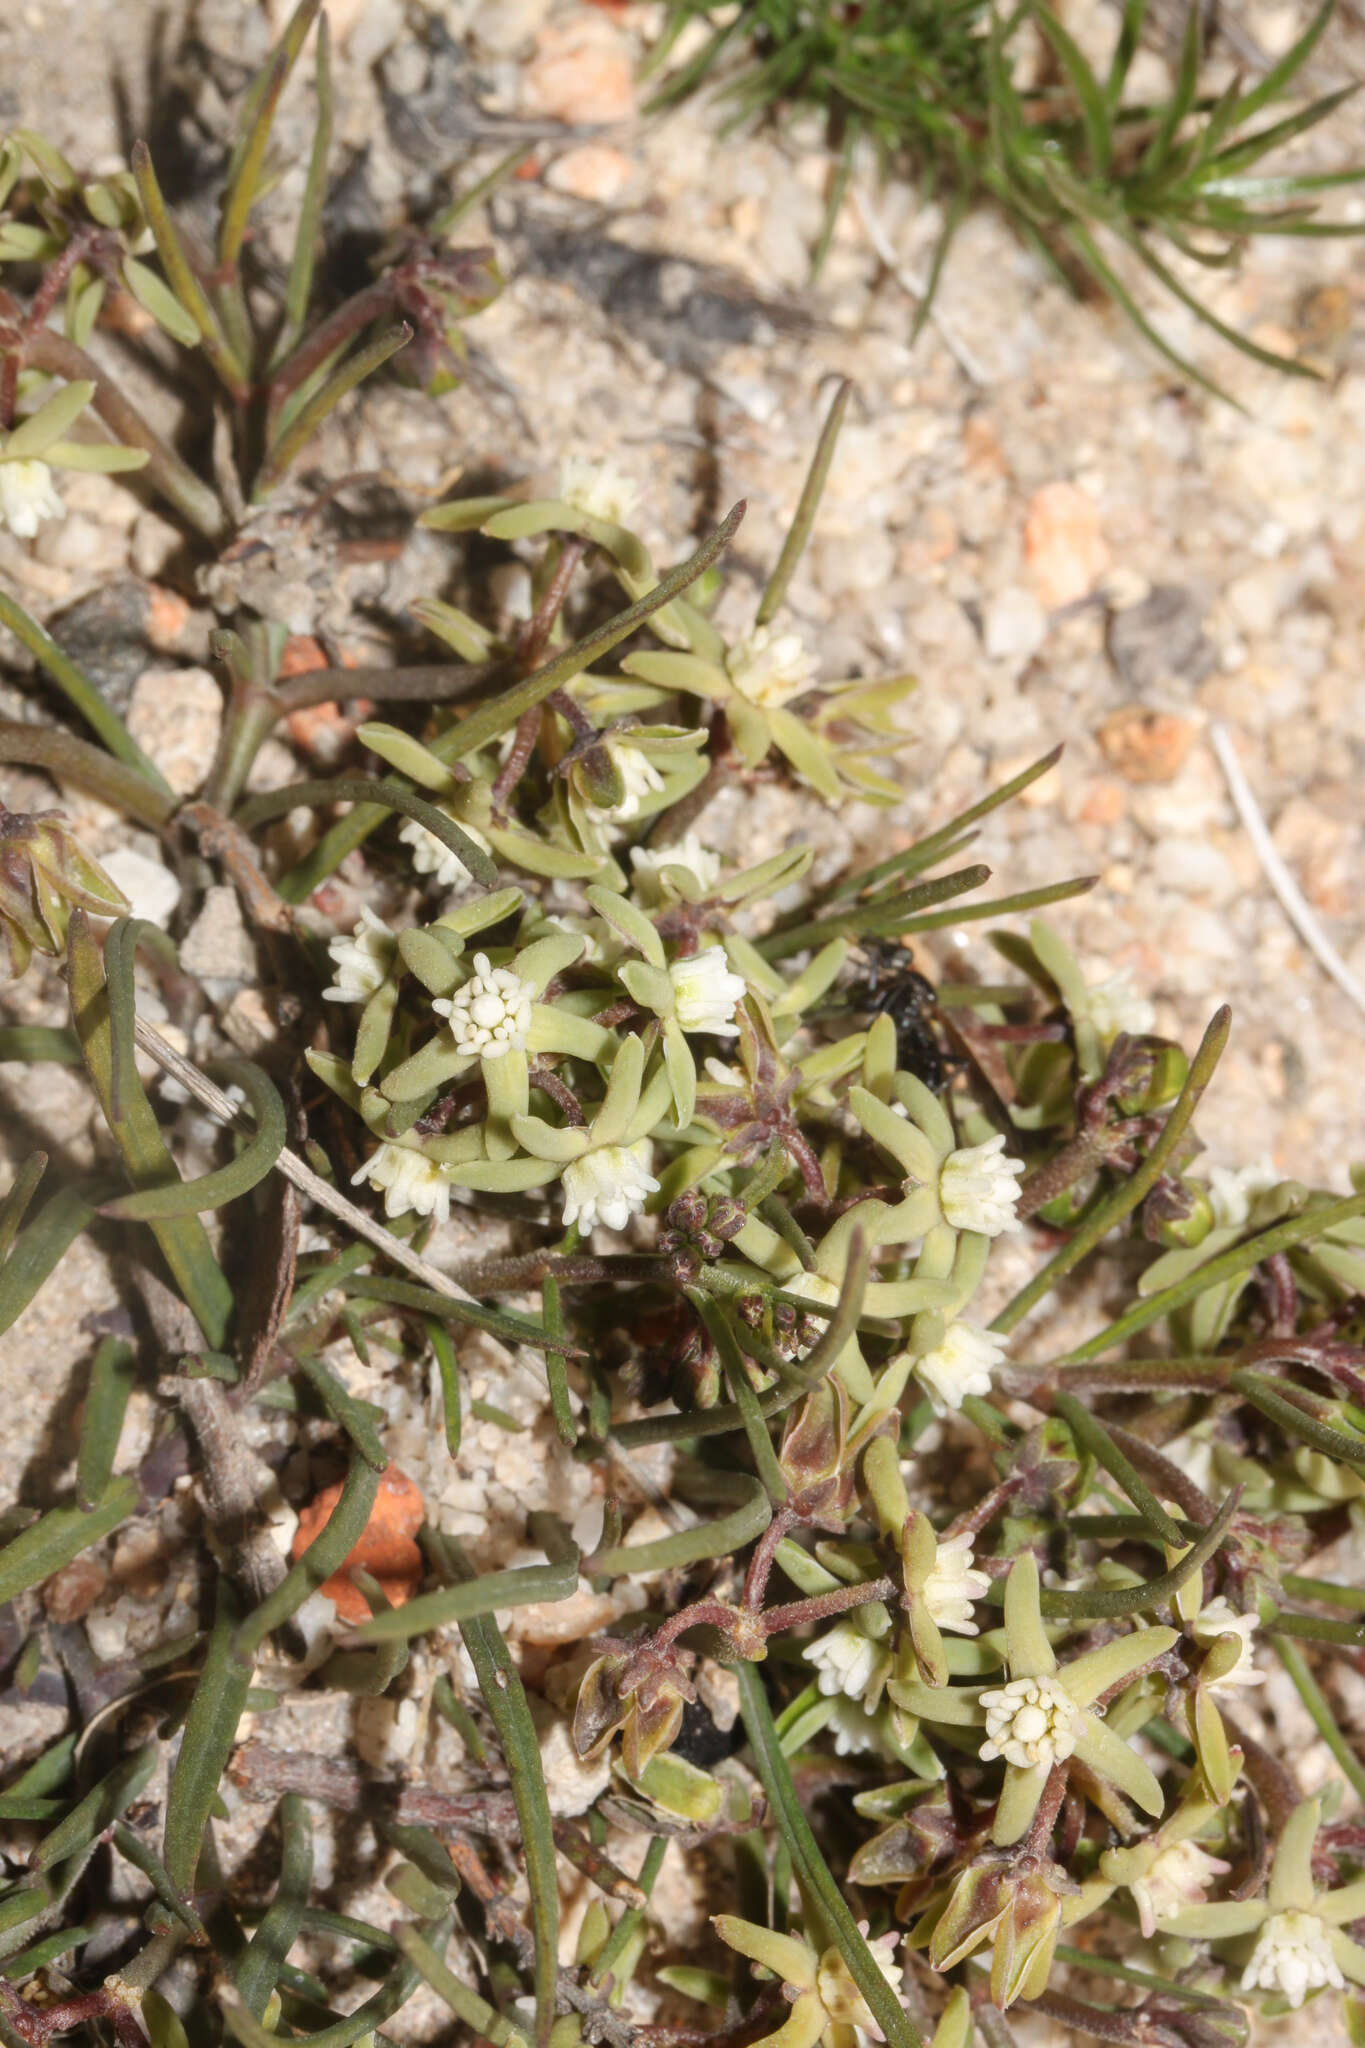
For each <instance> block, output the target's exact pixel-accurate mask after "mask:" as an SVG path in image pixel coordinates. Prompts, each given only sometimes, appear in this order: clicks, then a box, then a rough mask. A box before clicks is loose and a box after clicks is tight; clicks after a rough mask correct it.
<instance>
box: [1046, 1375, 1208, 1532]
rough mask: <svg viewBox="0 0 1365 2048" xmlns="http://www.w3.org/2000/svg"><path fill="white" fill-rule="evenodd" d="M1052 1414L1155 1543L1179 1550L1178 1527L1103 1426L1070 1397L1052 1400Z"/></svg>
mask: <svg viewBox="0 0 1365 2048" xmlns="http://www.w3.org/2000/svg"><path fill="white" fill-rule="evenodd" d="M1052 1412H1053V1414H1054V1415H1059V1416H1060V1417H1061V1418H1062V1421H1063V1422H1065V1424H1066V1425H1067V1427H1068V1429H1069V1430H1070V1431H1071V1434H1072V1435H1073V1436H1074V1437H1075V1439H1076V1442H1077V1443H1078V1444H1079V1445H1080V1446H1081V1447H1082V1448H1083V1449H1085V1450H1087V1451H1089V1452H1090V1454H1091V1455H1092V1457H1094V1458H1096V1459H1098V1461H1099V1463H1100V1464H1101V1465H1103V1467H1104V1469H1105V1471H1106V1472H1108V1473H1109V1474H1110V1476H1111V1477H1112V1478H1114V1479H1117V1481H1118V1483H1119V1485H1120V1486H1121V1487H1122V1488H1123V1490H1124V1492H1125V1493H1126V1494H1127V1496H1128V1498H1129V1500H1130V1501H1131V1502H1132V1503H1133V1506H1134V1507H1135V1508H1136V1509H1137V1511H1138V1513H1139V1514H1140V1515H1141V1516H1142V1517H1143V1519H1144V1521H1145V1522H1146V1523H1147V1525H1148V1527H1149V1528H1150V1529H1151V1530H1152V1532H1153V1534H1154V1535H1155V1536H1156V1537H1157V1538H1158V1540H1159V1541H1160V1542H1162V1543H1169V1544H1171V1545H1172V1546H1173V1547H1174V1548H1177V1549H1181V1548H1183V1547H1184V1538H1183V1536H1182V1535H1181V1533H1180V1529H1179V1527H1178V1526H1177V1524H1176V1523H1175V1522H1173V1521H1172V1520H1171V1518H1170V1516H1169V1515H1168V1514H1167V1513H1166V1510H1165V1508H1163V1507H1162V1505H1161V1502H1160V1501H1159V1500H1158V1499H1157V1497H1156V1495H1155V1494H1154V1493H1153V1492H1152V1490H1151V1488H1150V1487H1149V1486H1148V1485H1147V1483H1146V1481H1145V1480H1143V1479H1142V1478H1141V1477H1140V1476H1139V1474H1138V1473H1137V1472H1136V1471H1135V1470H1134V1468H1133V1466H1132V1464H1131V1463H1130V1461H1129V1460H1128V1459H1127V1458H1125V1457H1124V1455H1123V1452H1122V1451H1121V1450H1120V1449H1119V1447H1118V1445H1117V1444H1116V1443H1115V1441H1114V1439H1113V1437H1111V1436H1110V1434H1109V1432H1108V1430H1107V1429H1105V1428H1104V1426H1103V1424H1101V1423H1100V1422H1098V1421H1097V1420H1096V1418H1095V1417H1094V1416H1093V1415H1092V1414H1090V1412H1089V1410H1088V1409H1085V1408H1083V1407H1082V1406H1081V1404H1080V1402H1079V1401H1077V1400H1074V1399H1073V1398H1072V1396H1071V1395H1070V1394H1058V1395H1057V1397H1056V1399H1055V1400H1054V1401H1053V1404H1052Z"/></svg>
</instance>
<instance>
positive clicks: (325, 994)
mask: <svg viewBox="0 0 1365 2048" xmlns="http://www.w3.org/2000/svg"><path fill="white" fill-rule="evenodd" d="M397 946H398V941H397V940H396V939H395V937H394V935H393V933H392V932H391V931H390V930H389V928H388V926H387V925H386V924H385V923H384V921H383V919H382V918H379V917H376V916H375V914H374V912H373V911H372V910H370V909H368V908H367V906H366V905H365V904H363V903H362V904H361V906H360V922H359V924H358V925H357V926H356V927H355V929H354V931H353V932H352V933H351V935H350V937H349V938H345V937H343V938H338V939H329V940H328V941H327V951H328V952H329V953H330V954H331V956H332V965H333V967H334V968H335V970H336V980H335V981H334V982H333V983H332V986H331V987H330V988H325V989H324V990H323V991H322V999H323V1001H324V1002H325V1003H368V1001H369V1000H370V997H371V996H372V995H373V994H374V992H375V990H376V989H377V988H379V987H381V986H382V985H383V982H384V977H385V976H386V975H387V973H388V971H389V969H390V967H392V965H393V956H394V953H395V951H396V950H397Z"/></svg>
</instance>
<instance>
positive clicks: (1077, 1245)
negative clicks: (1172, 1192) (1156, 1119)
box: [991, 1003, 1232, 1337]
mask: <svg viewBox="0 0 1365 2048" xmlns="http://www.w3.org/2000/svg"><path fill="white" fill-rule="evenodd" d="M1231 1026H1232V1012H1231V1010H1230V1009H1229V1008H1228V1006H1227V1005H1226V1003H1225V1004H1224V1005H1223V1006H1222V1008H1221V1009H1219V1010H1216V1011H1215V1012H1214V1015H1213V1017H1212V1018H1211V1019H1210V1022H1209V1027H1208V1029H1207V1030H1206V1031H1205V1033H1204V1036H1203V1038H1202V1039H1201V1040H1200V1044H1199V1050H1198V1052H1197V1053H1196V1054H1195V1056H1194V1058H1193V1060H1192V1061H1191V1062H1190V1071H1189V1073H1188V1075H1187V1076H1186V1078H1185V1085H1184V1087H1183V1088H1182V1089H1181V1091H1180V1094H1179V1096H1178V1097H1177V1099H1176V1104H1175V1107H1174V1109H1173V1110H1172V1111H1171V1113H1170V1115H1169V1116H1168V1117H1167V1119H1166V1122H1165V1124H1164V1125H1163V1126H1162V1131H1161V1136H1160V1137H1159V1138H1158V1139H1157V1141H1156V1143H1155V1144H1154V1145H1153V1146H1152V1149H1151V1151H1150V1152H1149V1153H1148V1154H1147V1157H1146V1158H1145V1159H1144V1160H1143V1162H1142V1164H1141V1166H1140V1167H1139V1168H1138V1170H1137V1172H1136V1173H1134V1174H1131V1175H1130V1176H1129V1177H1128V1178H1127V1179H1126V1180H1124V1181H1121V1182H1120V1184H1119V1185H1118V1187H1116V1188H1115V1189H1114V1192H1113V1193H1112V1194H1111V1195H1110V1196H1109V1197H1108V1198H1107V1199H1106V1200H1105V1201H1103V1202H1101V1203H1100V1205H1099V1207H1098V1208H1097V1209H1096V1210H1095V1211H1094V1213H1093V1215H1091V1216H1089V1217H1087V1219H1086V1221H1085V1222H1084V1223H1082V1224H1081V1225H1080V1227H1079V1229H1077V1230H1076V1231H1075V1232H1074V1233H1073V1235H1072V1236H1071V1237H1070V1238H1069V1239H1068V1241H1067V1242H1066V1243H1065V1244H1064V1245H1063V1246H1062V1247H1061V1249H1060V1251H1058V1252H1056V1253H1055V1254H1054V1256H1053V1257H1052V1258H1050V1259H1049V1260H1048V1262H1047V1264H1046V1265H1045V1266H1043V1267H1042V1268H1041V1270H1040V1271H1039V1272H1037V1273H1035V1274H1034V1276H1033V1278H1032V1280H1030V1281H1029V1283H1028V1285H1027V1286H1026V1287H1021V1288H1020V1290H1019V1292H1018V1293H1017V1294H1016V1295H1015V1296H1014V1298H1013V1300H1012V1301H1008V1302H1006V1304H1005V1306H1004V1308H1002V1309H1001V1311H1000V1313H999V1315H998V1316H996V1318H995V1320H994V1321H993V1322H992V1324H991V1328H992V1329H993V1330H995V1331H996V1332H998V1334H999V1335H1000V1336H1002V1337H1003V1336H1007V1335H1008V1334H1009V1332H1010V1331H1011V1330H1013V1329H1014V1328H1015V1327H1016V1325H1017V1324H1019V1323H1021V1322H1022V1321H1023V1319H1024V1317H1025V1316H1026V1315H1027V1314H1028V1312H1029V1310H1030V1309H1031V1308H1033V1307H1034V1306H1035V1305H1036V1304H1037V1303H1038V1302H1040V1301H1041V1300H1042V1298H1043V1296H1044V1295H1045V1294H1047V1293H1050V1291H1051V1290H1052V1288H1054V1287H1055V1286H1056V1284H1057V1282H1058V1281H1059V1280H1060V1279H1062V1278H1063V1276H1064V1275H1065V1274H1067V1273H1069V1272H1071V1270H1072V1268H1073V1267H1075V1266H1078V1265H1079V1264H1080V1262H1081V1260H1082V1259H1083V1258H1085V1257H1086V1255H1087V1254H1088V1253H1089V1252H1091V1251H1093V1250H1094V1248H1095V1246H1096V1245H1097V1244H1098V1243H1099V1242H1100V1239H1101V1238H1103V1237H1107V1236H1108V1234H1109V1232H1110V1231H1111V1230H1113V1229H1114V1228H1115V1226H1116V1225H1117V1224H1119V1223H1121V1222H1122V1221H1123V1219H1124V1217H1125V1216H1130V1215H1131V1214H1132V1213H1133V1211H1134V1210H1135V1209H1136V1208H1137V1206H1138V1204H1139V1202H1141V1201H1142V1200H1143V1199H1144V1198H1145V1196H1146V1195H1147V1194H1148V1192H1149V1191H1150V1189H1151V1188H1152V1187H1154V1186H1155V1184H1156V1182H1157V1181H1158V1180H1159V1179H1160V1177H1161V1175H1162V1173H1163V1172H1164V1171H1165V1167H1166V1162H1167V1160H1168V1159H1169V1158H1170V1157H1171V1155H1172V1153H1173V1152H1174V1151H1175V1148H1176V1146H1177V1145H1178V1144H1179V1143H1180V1140H1181V1138H1182V1137H1183V1136H1184V1134H1185V1131H1186V1130H1187V1128H1188V1126H1189V1122H1190V1119H1191V1117H1192V1116H1193V1115H1194V1112H1195V1110H1196V1108H1197V1107H1198V1103H1199V1098H1200V1096H1201V1095H1202V1094H1203V1092H1204V1090H1205V1089H1206V1088H1207V1087H1208V1085H1209V1082H1210V1081H1211V1080H1212V1079H1213V1072H1214V1068H1215V1067H1216V1066H1217V1065H1218V1062H1219V1060H1220V1058H1221V1057H1222V1054H1223V1048H1224V1047H1225V1046H1226V1044H1227V1042H1228V1032H1229V1030H1230V1029H1231Z"/></svg>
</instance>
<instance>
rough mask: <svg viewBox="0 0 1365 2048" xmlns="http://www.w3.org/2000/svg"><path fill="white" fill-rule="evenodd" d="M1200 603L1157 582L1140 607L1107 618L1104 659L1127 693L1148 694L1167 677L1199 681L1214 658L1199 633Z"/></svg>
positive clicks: (1171, 585) (1176, 587)
mask: <svg viewBox="0 0 1365 2048" xmlns="http://www.w3.org/2000/svg"><path fill="white" fill-rule="evenodd" d="M1204 610H1205V606H1204V600H1203V599H1202V597H1200V596H1199V595H1198V594H1197V593H1196V592H1195V591H1193V590H1190V589H1188V588H1186V586H1185V585H1183V584H1179V583H1158V584H1156V585H1155V587H1154V588H1153V590H1152V592H1151V595H1150V596H1148V597H1145V598H1143V600H1142V602H1141V604H1135V605H1130V606H1129V607H1128V608H1127V610H1126V611H1120V612H1114V613H1112V614H1111V616H1110V620H1109V630H1108V636H1107V637H1108V647H1109V658H1110V660H1111V661H1112V662H1113V664H1114V666H1115V668H1116V669H1117V670H1118V672H1119V674H1120V675H1121V676H1122V677H1123V680H1124V682H1125V683H1127V685H1128V687H1129V689H1130V690H1133V691H1135V692H1142V691H1146V690H1154V689H1156V688H1157V687H1158V685H1159V684H1160V683H1162V682H1163V681H1166V680H1168V679H1169V678H1170V677H1172V676H1183V677H1184V679H1185V680H1186V681H1187V682H1189V683H1199V682H1202V681H1203V679H1204V677H1205V676H1206V675H1208V674H1209V673H1210V671H1211V670H1212V669H1213V667H1214V664H1215V662H1216V660H1217V655H1216V653H1215V651H1214V648H1213V645H1212V643H1211V642H1210V641H1209V640H1208V639H1207V638H1206V636H1205V634H1204V630H1203V627H1204Z"/></svg>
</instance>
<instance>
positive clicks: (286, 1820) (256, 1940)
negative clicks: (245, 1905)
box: [235, 1792, 313, 2019]
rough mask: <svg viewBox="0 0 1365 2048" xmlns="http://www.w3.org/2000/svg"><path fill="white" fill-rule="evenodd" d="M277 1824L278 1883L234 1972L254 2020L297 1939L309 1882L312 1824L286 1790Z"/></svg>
mask: <svg viewBox="0 0 1365 2048" xmlns="http://www.w3.org/2000/svg"><path fill="white" fill-rule="evenodd" d="M279 1826H280V1843H281V1848H282V1855H281V1858H280V1878H279V1883H278V1884H277V1885H276V1887H275V1896H274V1898H273V1899H272V1900H271V1902H270V1906H269V1908H268V1910H267V1912H266V1914H265V1917H264V1919H263V1920H262V1921H261V1923H260V1925H259V1927H258V1928H257V1929H256V1932H255V1933H254V1934H253V1935H252V1937H251V1940H250V1941H249V1942H248V1943H247V1947H246V1952H245V1954H244V1955H243V1956H242V1958H241V1960H240V1961H239V1962H238V1964H237V1969H236V1973H235V1976H236V1984H237V1990H238V1993H239V1995H240V1996H241V1999H242V2001H243V2003H244V2004H245V2006H246V2008H247V2010H248V2012H250V2013H252V2014H254V2016H255V2017H256V2018H257V2019H262V2018H263V2017H264V2015H265V2009H266V2005H267V2003H268V2001H269V1998H270V1994H271V1992H272V1991H273V1990H274V1989H275V1986H276V1984H277V1983H278V1982H279V1976H280V1970H281V1967H282V1966H283V1964H284V1963H285V1962H286V1961H287V1960H288V1957H289V1951H290V1949H291V1948H292V1947H293V1946H294V1943H295V1941H296V1940H297V1939H298V1936H299V1932H300V1929H301V1928H302V1925H303V1914H304V1908H305V1907H306V1906H307V1904H308V1893H309V1890H310V1888H311V1885H312V1882H313V1824H312V1822H311V1820H310V1819H309V1816H308V1808H307V1806H306V1805H305V1804H304V1802H303V1800H302V1799H301V1798H300V1797H299V1795H298V1793H297V1792H286V1793H285V1795H284V1797H283V1799H282V1800H281V1801H280V1810H279Z"/></svg>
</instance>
